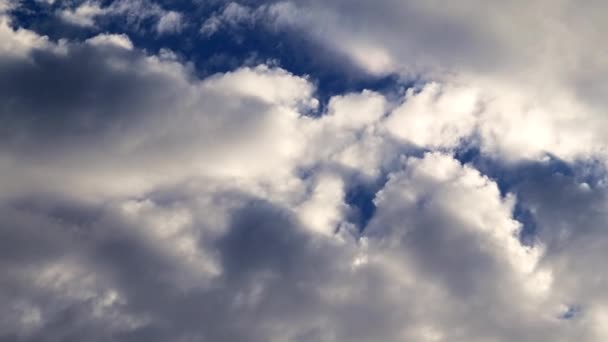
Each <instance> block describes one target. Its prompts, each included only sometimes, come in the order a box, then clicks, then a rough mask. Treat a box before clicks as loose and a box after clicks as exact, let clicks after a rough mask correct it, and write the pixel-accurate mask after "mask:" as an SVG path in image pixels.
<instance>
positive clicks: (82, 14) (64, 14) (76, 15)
mask: <svg viewBox="0 0 608 342" xmlns="http://www.w3.org/2000/svg"><path fill="white" fill-rule="evenodd" d="M107 12H108V11H107V9H102V8H101V7H100V5H99V4H98V3H97V2H91V1H87V2H84V3H82V4H81V5H79V6H78V7H76V8H74V9H64V10H61V11H60V12H59V16H60V17H61V18H62V19H63V20H65V21H66V22H68V23H71V24H74V25H78V26H84V27H93V26H95V17H96V16H99V15H103V14H106V13H107Z"/></svg>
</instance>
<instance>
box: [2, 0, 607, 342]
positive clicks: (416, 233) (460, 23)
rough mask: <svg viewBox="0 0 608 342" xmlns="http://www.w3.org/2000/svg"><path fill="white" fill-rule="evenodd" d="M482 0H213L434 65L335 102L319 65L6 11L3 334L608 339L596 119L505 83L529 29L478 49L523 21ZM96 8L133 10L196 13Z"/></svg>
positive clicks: (574, 103) (375, 61)
mask: <svg viewBox="0 0 608 342" xmlns="http://www.w3.org/2000/svg"><path fill="white" fill-rule="evenodd" d="M85 4H88V5H87V6H95V3H93V2H88V3H85ZM472 4H473V3H472V2H464V3H463V4H462V5H461V7H454V6H447V7H449V9H450V11H449V12H448V11H447V9H446V8H443V7H441V6H436V5H435V4H433V3H430V4H422V3H415V2H395V3H392V2H384V1H383V2H380V3H379V4H373V5H372V4H369V3H367V2H366V3H364V2H341V1H333V2H330V3H328V4H326V5H324V6H325V7H323V8H325V9H327V11H326V12H324V13H320V12H317V11H318V10H319V8H321V5H320V3H317V2H314V1H301V2H300V1H298V2H293V3H285V2H283V3H272V4H266V5H264V6H262V7H255V6H254V5H253V3H249V4H248V5H247V6H246V5H245V4H240V5H239V4H236V3H230V4H226V5H225V6H220V7H219V8H220V9H219V10H218V12H216V13H215V14H213V16H212V17H211V18H216V19H207V21H204V22H208V21H209V20H212V22H217V23H219V24H218V25H220V26H221V25H226V26H221V28H222V29H231V28H230V25H241V24H245V25H246V24H247V22H248V20H250V18H252V17H255V20H263V18H267V17H265V16H268V15H270V18H272V20H271V21H270V22H269V24H271V25H292V27H297V28H298V29H302V30H308V31H307V34H310V36H311V37H315V39H321V40H322V41H323V39H336V44H337V45H338V46H337V49H343V51H345V53H347V54H348V55H351V53H353V52H352V51H351V50H349V49H350V48H352V46H355V49H357V48H359V49H360V51H368V50H371V53H370V54H369V57H370V58H369V59H368V58H366V55H365V54H363V53H361V54H359V55H356V54H355V55H353V58H354V59H355V60H356V59H357V58H359V59H361V60H362V62H361V63H363V64H365V63H368V65H364V67H366V68H368V69H370V71H371V72H373V73H379V74H382V73H384V72H387V71H388V70H390V71H397V72H399V73H401V77H406V75H407V74H408V72H410V71H412V70H416V73H418V72H422V71H424V72H426V71H429V70H432V72H430V71H429V73H428V74H425V75H426V76H425V77H428V78H433V79H435V82H420V83H417V84H414V85H412V86H411V87H410V88H409V89H408V90H405V91H403V93H401V90H399V89H397V90H395V91H394V94H390V95H389V94H386V93H382V92H380V91H373V90H360V91H353V92H350V93H345V94H339V95H335V96H331V97H330V98H329V99H328V101H327V103H320V102H319V100H318V99H317V98H316V96H317V95H318V88H317V87H316V85H315V81H314V75H312V76H307V75H298V74H295V73H292V72H290V71H289V70H286V69H283V68H281V67H279V66H276V65H266V64H260V65H257V66H242V67H238V68H235V69H234V70H231V71H226V72H222V73H217V74H214V75H211V76H208V77H205V78H200V76H199V74H198V73H197V71H196V69H195V67H194V66H193V64H192V62H191V61H188V60H186V59H185V58H183V57H182V56H181V55H180V54H179V51H176V52H173V51H170V50H168V49H162V50H159V52H158V53H155V52H154V51H156V50H144V49H142V48H141V47H140V46H138V44H137V41H138V40H137V39H135V38H134V39H133V41H132V40H131V39H130V38H129V36H128V35H126V34H120V33H115V32H114V31H112V32H114V33H99V34H96V35H94V36H92V37H89V36H87V38H86V39H82V40H77V39H72V40H67V39H60V40H53V39H49V38H45V37H44V36H41V35H40V34H38V33H35V32H34V31H32V30H28V29H25V28H17V27H13V26H11V20H10V19H9V18H8V17H7V15H4V14H2V15H0V37H2V38H3V39H2V42H3V43H2V45H0V47H1V48H0V94H1V95H0V103H1V105H0V119H1V121H2V123H3V124H2V125H0V180H1V181H0V313H1V314H0V340H7V341H10V340H23V341H39V340H45V341H47V340H48V341H83V340H85V341H107V340H115V341H144V340H145V341H167V340H172V341H199V340H205V341H206V340H209V341H227V342H230V341H243V340H247V341H253V342H255V341H260V342H261V341H327V342H330V341H353V342H367V341H377V340H381V341H404V340H406V341H409V340H413V341H421V342H431V341H472V342H481V341H499V342H502V341H558V342H560V341H563V342H566V341H571V340H573V339H575V338H577V339H579V340H581V341H601V340H605V339H606V338H607V337H608V335H607V334H608V331H606V329H605V328H604V327H605V322H606V317H607V316H608V315H607V312H608V311H607V309H606V307H608V301H607V298H608V297H606V295H605V294H604V292H605V291H604V289H605V288H606V286H607V285H608V284H606V281H605V279H606V276H605V274H604V273H605V272H602V265H603V263H602V261H603V260H604V259H605V250H606V243H607V242H608V240H607V239H606V237H605V236H606V232H605V229H604V228H603V227H604V222H605V221H606V218H605V214H606V213H605V209H604V208H605V203H606V194H607V192H606V189H605V169H604V159H602V157H603V152H604V150H603V148H604V146H605V141H604V140H603V138H602V137H601V135H600V133H601V132H602V129H603V127H604V126H603V121H602V120H601V118H598V116H597V115H596V114H597V112H595V111H594V109H593V108H594V107H593V103H592V102H589V101H590V100H589V99H583V98H582V97H580V96H579V94H578V93H572V92H571V91H568V89H569V88H567V87H565V86H563V84H562V83H559V82H557V81H556V80H555V79H549V80H548V82H549V81H551V82H550V84H551V85H555V87H556V88H555V89H558V90H555V93H553V92H538V93H536V92H535V93H529V92H528V91H529V90H530V89H532V88H533V87H532V86H531V87H532V88H530V87H527V86H526V87H524V86H522V87H517V86H516V85H517V84H518V83H517V82H515V81H513V80H514V79H517V77H519V76H520V75H515V76H517V77H514V78H512V79H511V78H509V77H508V70H510V68H511V67H515V66H517V65H518V62H519V60H518V58H519V57H518V56H519V55H518V54H520V53H521V54H526V53H527V52H526V51H523V52H520V51H511V52H510V53H511V54H513V55H508V56H502V57H504V58H505V59H504V60H503V59H497V63H498V64H499V66H498V67H497V73H496V74H495V75H492V74H487V73H484V72H482V71H483V70H484V69H483V67H484V63H482V62H481V60H483V58H482V57H483V56H482V57H480V56H477V55H476V54H475V53H473V51H475V50H476V49H477V48H479V46H483V48H479V50H480V51H481V52H483V53H485V54H489V56H494V57H497V56H496V55H495V54H496V52H494V51H490V49H489V47H494V46H495V47H496V48H497V49H498V50H496V51H498V52H501V51H503V49H506V47H512V45H509V44H511V43H513V42H515V41H517V42H519V40H518V39H515V38H513V37H511V36H510V35H511V34H513V35H517V34H518V32H519V28H518V29H517V30H515V31H514V32H512V33H509V32H508V30H506V31H505V30H499V28H500V27H501V26H500V25H504V21H500V20H499V19H501V18H503V17H502V16H501V14H499V13H494V12H495V11H497V10H496V8H494V7H491V8H490V9H489V11H490V13H489V14H488V15H489V18H488V19H487V20H495V21H496V23H494V22H492V23H491V24H490V23H489V22H488V23H485V22H484V23H485V24H483V25H486V26H487V27H488V28H489V30H488V31H487V32H485V31H484V32H481V30H479V28H478V27H476V26H475V25H478V24H476V23H474V22H473V20H471V18H474V17H475V16H474V14H475V13H477V11H473V9H476V8H475V7H471V6H472ZM81 6H84V5H83V4H81ZM492 6H499V5H497V4H495V5H492ZM501 6H503V7H501V10H504V11H507V12H506V13H509V12H508V11H509V10H513V8H511V5H509V4H505V5H501ZM440 7H441V8H440ZM77 8H80V7H77ZM99 8H100V9H103V10H104V11H105V10H108V11H114V12H113V13H121V15H123V16H125V17H126V18H129V20H130V22H129V25H138V23H141V22H143V21H144V19H143V18H148V19H150V18H154V20H155V21H154V23H156V24H158V25H161V22H162V21H163V20H162V18H164V17H163V15H168V14H167V13H179V15H178V17H179V18H180V19H179V22H181V20H182V19H184V18H182V17H181V16H182V15H184V16H185V15H186V14H184V13H186V12H167V11H166V10H164V9H162V8H161V7H160V5H158V4H155V3H152V2H143V1H135V2H124V1H119V2H115V3H113V4H112V5H109V6H106V7H102V6H99ZM391 8H392V9H393V11H389V9H391ZM534 8H535V7H534ZM72 10H73V13H74V14H76V13H77V12H78V9H72ZM85 12H86V11H85ZM342 12H343V13H344V15H342V16H337V13H342ZM471 12H475V13H471ZM82 13H84V12H83V11H81V14H82ZM88 13H90V12H88ZM146 13H147V14H146ZM150 13H153V14H150ZM500 13H503V12H500ZM554 13H556V12H550V14H552V15H553V14H554ZM316 14H318V16H316ZM406 14H407V15H406ZM404 16H405V18H406V19H407V18H412V20H413V21H412V22H402V21H403V18H404ZM84 17H85V18H87V15H84ZM95 18H96V15H90V16H89V19H90V20H91V23H92V25H95V23H96V21H95V20H96V19H95ZM159 18H160V21H156V20H158V19H159ZM382 18H383V19H384V21H385V23H384V26H386V27H387V28H386V29H385V28H383V26H382V25H380V19H382ZM399 18H401V20H397V19H399ZM169 19H170V20H169ZM169 19H167V20H168V21H167V22H168V23H172V24H171V25H173V24H175V22H173V21H174V19H175V18H173V19H171V18H169ZM186 19H187V20H190V19H191V18H190V17H187V18H185V19H184V20H186ZM503 19H504V18H503ZM213 20H216V21H213ZM356 20H358V22H357V23H358V24H366V25H369V30H360V31H356V30H354V29H353V26H352V25H354V22H355V21H356ZM484 20H486V19H484ZM521 20H522V25H533V26H532V27H534V25H536V24H534V23H530V22H528V21H527V20H531V19H528V18H527V16H524V18H522V19H521ZM232 21H234V22H232ZM406 21H407V20H406ZM167 22H165V24H167ZM309 23H317V25H316V26H306V25H308V24H309ZM336 23H340V25H336ZM437 23H442V25H440V26H438V27H437V26H436V25H435V24H437ZM163 25H164V24H163ZM171 25H169V26H167V27H165V29H169V28H170V27H173V26H171ZM214 25H215V24H214ZM294 25H295V26H294ZM341 25H343V26H341ZM391 25H393V28H392V29H394V30H395V31H394V32H393V31H391V32H388V28H389V27H390V26H391ZM417 25H420V26H417ZM494 25H497V26H494ZM547 25H549V26H550V27H553V25H556V24H555V23H552V21H549V22H548V23H547ZM204 26H205V25H204ZM220 26H218V27H216V28H213V29H211V28H210V29H209V30H211V31H210V32H208V33H209V34H212V33H213V32H212V31H213V30H216V29H219V27H220ZM155 27H156V28H159V26H155ZM484 27H485V26H484ZM173 28H175V27H173ZM165 29H161V30H160V31H163V32H166V33H168V32H169V31H165ZM408 29H411V30H409V31H408ZM349 30H350V31H349ZM385 30H387V31H386V32H385ZM171 32H173V33H175V34H177V33H180V31H179V30H176V31H171ZM323 32H324V33H325V34H327V37H322V36H321V35H320V34H321V33H323ZM353 32H355V33H359V34H353ZM379 32H380V33H386V36H383V35H377V34H378V33H379ZM395 32H401V34H403V35H405V36H404V37H405V39H404V44H403V47H401V46H397V44H393V43H395V42H397V38H396V37H397V33H395ZM479 32H481V33H479ZM157 33H159V32H154V36H155V37H159V36H158V35H157ZM535 34H536V33H534V34H533V35H535ZM418 35H421V36H418ZM477 35H480V36H479V37H478V36H477ZM486 35H489V36H490V37H495V36H496V37H503V35H507V37H506V38H504V39H505V40H497V41H493V40H492V39H488V37H487V36H486ZM337 38H343V39H345V40H346V41H342V40H340V39H337ZM431 38H433V39H437V41H434V40H433V39H431ZM427 40H430V41H427ZM482 43H483V44H482ZM343 44H345V45H343ZM485 44H490V45H485ZM518 44H519V43H518ZM376 45H377V46H378V49H380V50H379V51H381V53H380V54H377V53H376V52H374V51H375V47H374V46H376ZM455 46H460V47H462V51H456V52H455V54H456V55H455V56H448V55H447V52H446V51H452V50H453V48H454V47H455ZM515 46H516V47H517V46H518V45H515ZM510 49H511V48H509V49H506V50H509V51H510ZM419 50H420V51H424V53H422V52H420V56H429V57H428V59H424V58H422V59H421V60H419V59H418V57H419V55H418V54H419V52H417V51H419ZM408 51H410V52H408ZM411 51H413V52H411ZM320 52H322V51H320ZM294 53H296V52H294ZM410 53H411V55H408V54H410ZM444 53H445V54H446V55H444ZM473 55H476V57H477V59H474V58H473V57H475V56H473ZM178 56H179V57H178ZM357 56H358V57H357ZM378 56H380V57H382V56H385V57H386V56H388V57H387V59H385V60H384V59H383V58H384V57H382V58H380V57H378ZM408 56H409V57H411V59H408V58H405V57H408ZM507 57H508V58H507ZM484 58H485V57H484ZM560 58H561V57H560ZM506 59H509V61H506ZM383 60H384V61H383ZM422 60H424V61H425V63H427V62H428V63H429V64H424V63H422V62H421V61H422ZM379 61H380V62H379ZM385 62H386V63H385ZM410 62H411V63H412V64H410ZM418 63H422V64H418ZM598 63H600V64H601V62H598ZM374 65H376V66H378V68H376V67H374ZM438 66H441V67H442V68H443V67H444V66H445V70H453V69H456V72H455V73H451V74H449V75H447V76H446V75H445V74H444V72H445V70H442V72H440V73H439V74H441V75H443V76H444V77H438V76H435V75H436V74H435V73H436V72H437V70H439V69H437V70H435V68H436V67H438ZM418 67H420V69H418ZM408 68H409V69H408ZM411 68H413V69H411ZM516 69H517V68H516ZM428 75H433V76H432V77H431V76H428ZM535 81H536V79H534V78H532V80H531V81H530V82H531V84H532V85H534V82H535ZM593 88H594V89H595V87H593ZM552 94H553V95H554V94H560V95H563V96H562V97H559V98H554V97H551V96H549V95H552ZM588 100H589V101H588ZM572 113H576V115H574V114H572ZM466 146H473V147H474V148H477V149H479V156H478V157H477V160H474V161H473V162H472V163H471V164H463V163H462V162H461V161H459V160H458V159H457V156H459V155H460V152H461V149H463V148H465V147H466ZM551 158H553V159H555V158H562V161H561V162H562V163H563V164H564V165H568V166H571V167H572V170H573V171H571V172H569V173H568V172H562V173H560V172H558V171H559V170H556V169H555V168H554V167H552V165H551V164H550V163H549V162H547V160H553V159H551ZM463 159H464V158H463ZM592 161H593V162H596V163H597V165H596V164H592V163H591V162H592ZM484 162H488V163H495V164H492V165H499V166H500V170H498V171H496V170H491V169H490V170H486V171H487V172H488V174H489V175H484V174H483V173H482V171H480V170H482V169H483V167H482V166H483V163H484ZM594 165H595V167H597V169H594V168H593V167H592V166H594ZM476 167H478V168H479V169H480V170H478V169H476ZM492 171H496V172H494V173H492ZM501 172H502V173H506V174H507V176H504V175H502V173H501ZM490 174H492V175H493V177H494V176H495V178H492V177H491V175H490ZM360 189H363V190H360ZM356 190H360V192H364V194H361V193H359V194H356V192H357V191H356ZM353 193H355V194H354V195H353ZM357 196H359V197H361V198H353V197H357ZM368 202H369V203H368ZM370 208H371V209H370ZM524 210H525V211H526V212H527V213H529V217H528V220H524V219H523V218H521V216H518V211H524ZM359 216H369V217H359ZM518 217H519V218H520V220H521V222H520V221H518ZM530 223H534V225H535V228H536V232H535V233H536V234H535V235H534V236H532V237H531V238H530V240H531V242H530V243H528V244H523V243H522V242H521V241H520V236H521V234H522V230H524V229H525V228H526V227H525V225H526V224H530Z"/></svg>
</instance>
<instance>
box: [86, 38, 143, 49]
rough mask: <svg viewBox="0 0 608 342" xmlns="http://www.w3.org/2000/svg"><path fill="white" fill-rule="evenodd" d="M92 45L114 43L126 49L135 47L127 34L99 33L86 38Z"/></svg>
mask: <svg viewBox="0 0 608 342" xmlns="http://www.w3.org/2000/svg"><path fill="white" fill-rule="evenodd" d="M86 42H87V43H89V44H91V45H97V46H99V45H114V46H117V47H121V48H123V49H126V50H132V49H133V43H131V40H130V39H129V37H128V36H127V35H126V34H99V35H97V36H95V37H92V38H89V39H87V40H86Z"/></svg>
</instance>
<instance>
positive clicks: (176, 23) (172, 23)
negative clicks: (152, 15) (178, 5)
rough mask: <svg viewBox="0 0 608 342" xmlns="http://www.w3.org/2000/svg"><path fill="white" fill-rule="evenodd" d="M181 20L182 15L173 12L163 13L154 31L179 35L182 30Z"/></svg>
mask: <svg viewBox="0 0 608 342" xmlns="http://www.w3.org/2000/svg"><path fill="white" fill-rule="evenodd" d="M183 25H184V23H183V18H182V15H181V14H180V13H178V12H175V11H169V12H167V13H165V14H164V15H163V16H162V17H160V19H159V20H158V24H157V26H156V30H157V31H158V33H161V34H162V33H179V32H180V31H181V29H182V26H183Z"/></svg>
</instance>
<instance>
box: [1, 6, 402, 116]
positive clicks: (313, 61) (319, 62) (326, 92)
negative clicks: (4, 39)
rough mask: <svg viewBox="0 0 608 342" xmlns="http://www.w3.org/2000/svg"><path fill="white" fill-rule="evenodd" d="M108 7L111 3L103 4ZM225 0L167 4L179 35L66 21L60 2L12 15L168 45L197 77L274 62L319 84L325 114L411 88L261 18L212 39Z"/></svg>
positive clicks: (78, 34) (41, 24)
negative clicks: (180, 22)
mask: <svg viewBox="0 0 608 342" xmlns="http://www.w3.org/2000/svg"><path fill="white" fill-rule="evenodd" d="M101 3H102V5H103V6H107V5H110V4H111V3H112V1H107V0H106V1H103V2H101ZM225 4H226V2H223V1H210V2H203V3H201V4H193V3H192V2H191V1H184V0H182V1H177V2H171V3H170V5H169V3H168V2H164V5H163V6H162V7H163V8H164V9H165V10H176V11H179V12H180V13H182V15H184V16H185V18H186V22H187V23H188V24H187V25H186V26H185V27H184V28H183V31H182V32H181V33H180V34H166V35H158V34H157V33H156V31H155V25H156V19H155V18H148V19H146V20H143V21H142V22H141V23H140V25H139V26H138V27H133V26H129V25H127V24H126V23H125V18H123V17H99V18H98V20H97V24H98V25H97V26H98V27H96V28H83V27H77V26H74V25H71V24H67V23H65V22H63V21H62V20H61V19H59V18H58V17H57V15H56V14H55V13H56V11H57V10H58V9H59V8H60V7H59V2H56V3H55V4H52V5H49V4H43V3H41V2H36V1H34V0H24V1H23V3H22V5H21V6H20V7H19V8H18V9H17V10H15V11H13V13H12V16H13V18H14V19H15V20H14V25H15V26H21V27H24V28H27V29H30V30H33V31H35V32H37V33H39V34H42V35H46V36H48V37H49V38H50V39H51V40H54V41H57V40H59V39H61V38H67V39H69V40H80V41H82V40H84V39H87V38H90V37H92V36H95V35H97V34H99V33H117V34H118V33H125V34H127V35H128V36H129V38H130V39H131V40H132V41H133V43H134V45H135V46H136V47H138V48H140V49H144V50H146V51H149V52H150V53H158V51H159V50H160V49H162V48H167V49H170V50H172V51H173V52H175V53H177V54H178V56H180V57H182V58H183V59H184V60H186V61H191V62H193V64H194V66H195V68H196V72H197V74H198V75H197V76H198V77H200V78H205V77H207V76H209V75H212V74H216V73H224V72H228V71H231V70H234V69H237V68H239V67H241V66H243V65H250V66H252V65H257V64H262V63H271V64H273V65H276V66H278V67H281V68H283V69H285V70H287V71H289V72H291V73H293V74H294V75H297V76H307V77H308V78H309V79H310V80H311V82H313V83H314V84H315V85H316V88H317V93H316V94H315V96H316V97H317V98H318V99H319V102H320V104H321V105H320V108H319V110H318V114H319V115H321V114H322V113H324V112H325V109H326V105H327V102H328V101H329V99H330V98H331V97H332V96H335V95H340V94H345V93H349V92H358V91H362V90H364V89H369V90H373V91H377V92H380V93H383V94H388V95H389V96H390V95H391V94H393V93H395V92H399V93H401V92H403V89H405V88H408V87H411V86H412V85H413V83H412V82H407V83H403V82H402V81H401V80H400V78H399V77H398V76H397V75H394V74H393V75H382V76H377V75H372V74H369V73H367V72H366V71H364V70H362V69H361V68H359V67H358V66H356V65H355V64H353V63H352V62H351V61H350V59H349V58H347V56H344V55H341V54H339V53H337V52H334V51H331V50H330V49H327V48H326V47H324V46H322V44H320V43H318V42H316V41H314V40H313V39H311V38H310V37H308V36H307V35H306V34H305V33H302V32H298V31H296V30H291V29H289V28H283V29H277V28H269V27H268V25H266V24H265V23H261V22H254V23H251V24H243V25H236V26H234V27H231V28H230V29H220V30H219V31H218V32H216V33H215V34H213V35H211V36H210V37H205V36H203V35H201V34H200V32H199V30H200V27H201V25H202V23H203V22H204V20H205V19H206V18H208V17H209V16H211V15H212V14H213V13H216V12H218V11H221V10H222V9H223V7H224V6H225Z"/></svg>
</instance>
